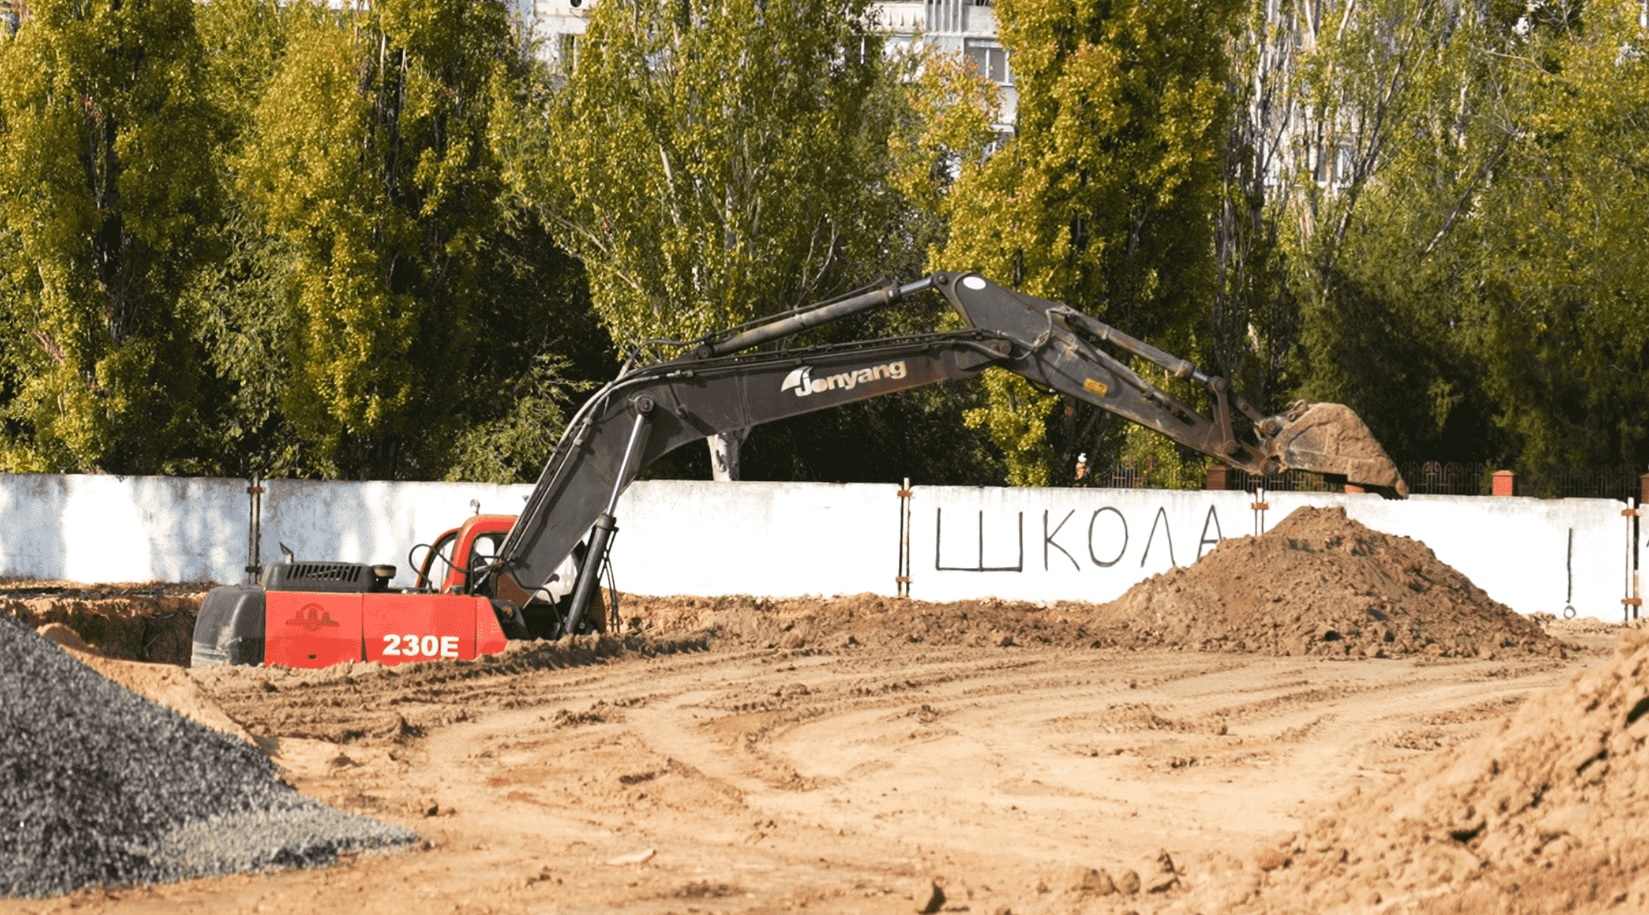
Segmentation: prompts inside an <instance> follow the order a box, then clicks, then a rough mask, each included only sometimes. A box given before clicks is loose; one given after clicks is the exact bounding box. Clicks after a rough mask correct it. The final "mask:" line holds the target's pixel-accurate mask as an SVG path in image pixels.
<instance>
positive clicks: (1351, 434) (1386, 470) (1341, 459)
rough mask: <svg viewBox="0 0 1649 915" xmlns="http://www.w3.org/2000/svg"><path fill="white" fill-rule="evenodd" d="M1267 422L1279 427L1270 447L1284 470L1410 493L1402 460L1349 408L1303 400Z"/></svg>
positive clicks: (1390, 493) (1387, 492)
mask: <svg viewBox="0 0 1649 915" xmlns="http://www.w3.org/2000/svg"><path fill="white" fill-rule="evenodd" d="M1267 422H1268V423H1270V422H1274V423H1276V424H1277V426H1279V427H1280V428H1278V430H1277V432H1276V433H1275V434H1274V435H1272V436H1271V437H1270V440H1269V441H1268V442H1267V447H1266V451H1267V452H1268V453H1269V454H1270V456H1272V457H1275V458H1276V459H1277V460H1278V461H1279V462H1280V463H1281V464H1282V466H1283V469H1285V470H1306V471H1310V472H1312V473H1324V474H1330V475H1334V476H1341V477H1345V479H1346V482H1347V483H1351V484H1352V485H1355V486H1361V487H1363V488H1365V489H1369V490H1373V491H1376V492H1379V493H1381V494H1383V495H1387V496H1395V497H1397V498H1406V497H1407V496H1408V494H1409V487H1408V484H1407V483H1405V482H1403V475H1402V474H1401V473H1399V472H1398V471H1397V465H1396V464H1394V463H1392V460H1391V458H1390V457H1388V456H1386V450H1385V449H1384V448H1382V447H1380V443H1379V442H1378V441H1376V440H1375V438H1374V434H1373V433H1372V432H1370V431H1369V430H1368V426H1367V425H1365V424H1364V423H1363V420H1362V419H1361V418H1360V417H1358V415H1357V414H1356V413H1354V412H1352V410H1351V408H1350V407H1347V406H1345V405H1344V404H1337V403H1306V402H1304V401H1301V402H1299V403H1296V404H1295V405H1294V406H1293V407H1292V408H1291V409H1290V410H1289V411H1288V412H1287V413H1286V414H1284V415H1282V416H1279V417H1273V418H1272V420H1268V421H1267Z"/></svg>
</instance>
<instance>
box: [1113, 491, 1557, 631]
mask: <svg viewBox="0 0 1649 915" xmlns="http://www.w3.org/2000/svg"><path fill="white" fill-rule="evenodd" d="M1094 622H1095V624H1096V626H1097V627H1098V628H1099V629H1101V630H1102V631H1103V632H1104V635H1103V636H1102V637H1101V641H1102V642H1103V643H1104V644H1111V645H1116V646H1118V647H1123V648H1145V647H1151V646H1162V647H1173V648H1190V649H1199V650H1202V651H1252V652H1260V653H1264V654H1276V655H1322V656H1328V657H1346V656H1353V657H1356V656H1362V657H1393V656H1400V655H1410V654H1417V653H1426V654H1432V655H1441V656H1443V657H1467V658H1478V657H1485V658H1486V657H1496V656H1499V655H1502V654H1525V655H1526V654H1553V655H1561V653H1562V651H1563V649H1564V646H1563V643H1561V642H1559V641H1557V640H1556V639H1553V638H1551V637H1550V636H1548V635H1547V634H1546V633H1545V632H1544V631H1543V630H1542V629H1541V627H1540V626H1539V625H1538V624H1537V623H1535V622H1534V621H1532V620H1529V619H1526V618H1524V617H1522V616H1519V615H1518V614H1517V613H1516V612H1515V611H1513V610H1512V609H1510V608H1509V607H1507V606H1505V605H1504V604H1501V603H1499V602H1498V601H1496V600H1494V599H1493V598H1491V597H1489V596H1488V595H1487V594H1485V593H1484V592H1483V590H1482V589H1481V588H1479V587H1477V586H1476V585H1474V584H1472V582H1471V580H1470V579H1468V578H1466V576H1464V575H1462V574H1460V573H1459V572H1458V571H1456V570H1455V569H1454V568H1452V567H1450V566H1448V565H1446V564H1444V563H1443V562H1440V561H1439V560H1438V559H1437V557H1436V556H1435V555H1434V554H1433V553H1432V551H1431V550H1430V549H1429V548H1427V547H1426V545H1425V544H1423V543H1420V542H1419V541H1417V540H1411V539H1409V538H1407V537H1396V536H1392V535H1390V534H1383V533H1380V532H1379V531H1375V530H1371V529H1369V528H1367V527H1364V526H1363V525H1362V524H1359V523H1357V522H1356V521H1353V520H1351V519H1350V518H1347V517H1346V513H1345V509H1343V508H1337V507H1336V508H1301V509H1298V510H1296V511H1295V512H1294V513H1293V514H1291V515H1289V516H1288V517H1287V518H1285V519H1283V521H1282V523H1280V524H1278V525H1277V526H1276V527H1275V528H1273V529H1272V530H1271V531H1270V532H1268V533H1266V534H1263V535H1261V536H1259V537H1239V538H1234V539H1231V540H1226V541H1224V542H1222V543H1221V544H1220V545H1219V546H1217V547H1215V548H1214V549H1213V550H1212V551H1211V552H1209V553H1208V555H1206V556H1204V557H1203V558H1202V559H1201V560H1199V561H1198V562H1197V563H1196V564H1195V565H1192V566H1189V567H1186V568H1177V569H1173V570H1171V571H1168V572H1166V573H1164V574H1162V575H1158V576H1156V577H1154V578H1151V579H1148V580H1146V581H1143V582H1140V583H1139V584H1138V585H1135V586H1134V587H1133V588H1132V589H1130V590H1129V591H1128V593H1126V594H1124V595H1123V596H1122V597H1120V598H1118V599H1117V600H1116V601H1115V602H1113V603H1111V604H1107V605H1105V606H1104V607H1103V608H1101V609H1100V610H1099V612H1098V613H1097V614H1096V618H1095V620H1094Z"/></svg>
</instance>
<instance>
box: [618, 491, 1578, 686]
mask: <svg viewBox="0 0 1649 915" xmlns="http://www.w3.org/2000/svg"><path fill="white" fill-rule="evenodd" d="M619 614H620V616H622V617H624V618H626V620H627V623H628V625H629V626H630V628H631V629H632V630H634V629H638V628H640V627H642V626H644V625H650V626H653V627H658V628H662V629H664V630H678V629H685V628H694V627H698V628H702V629H703V630H704V631H705V632H706V633H707V634H708V635H709V636H710V637H712V638H715V639H718V640H721V641H727V642H731V643H733V644H738V645H741V646H751V647H765V648H789V649H798V648H806V647H814V648H836V647H840V646H842V645H856V644H878V645H888V644H900V643H908V644H925V645H936V646H937V645H946V646H970V647H979V646H1001V647H1011V646H1014V645H1045V646H1057V647H1068V648H1078V647H1089V648H1130V649H1136V648H1171V649H1179V650H1197V651H1222V652H1245V653H1258V654H1268V655H1281V656H1284V657H1289V656H1307V655H1308V656H1318V657H1328V658H1346V657H1367V658H1385V657H1403V656H1407V655H1415V654H1424V655H1430V656H1437V657H1447V658H1484V659H1494V658H1498V657H1514V656H1531V655H1538V656H1553V657H1561V656H1562V653H1563V651H1564V650H1565V645H1564V643H1563V642H1562V641H1560V640H1558V639H1554V638H1552V637H1551V636H1549V635H1547V634H1546V632H1545V631H1544V630H1543V629H1542V628H1541V626H1540V625H1539V623H1538V622H1536V621H1534V620H1532V619H1529V618H1526V617H1523V616H1520V615H1519V614H1518V613H1517V612H1516V611H1514V610H1512V609H1511V608H1509V607H1507V606H1505V605H1504V604H1501V603H1499V602H1498V601H1496V600H1494V599H1493V598H1491V597H1489V596H1488V595H1487V594H1485V593H1484V592H1483V589H1481V588H1479V587H1477V586H1476V585H1475V584H1473V583H1472V582H1471V580H1470V579H1468V578H1466V577H1465V576H1464V575H1462V574H1460V573H1459V572H1458V571H1456V570H1455V569H1454V568H1453V567H1451V566H1449V565H1447V564H1446V563H1444V562H1442V561H1440V560H1438V558H1437V557H1436V555H1435V554H1433V553H1432V551H1431V550H1430V548H1428V547H1427V546H1426V545H1425V544H1423V543H1420V542H1419V541H1417V540H1413V539H1410V538H1408V537H1396V536H1392V535H1390V534H1384V533H1381V532H1379V531H1375V530H1371V529H1369V528H1368V527H1365V526H1364V525H1362V524H1360V523H1358V522H1357V521H1354V520H1351V519H1349V518H1347V517H1346V513H1345V509H1343V508H1338V507H1336V508H1301V509H1298V510H1296V511H1295V512H1294V513H1292V514H1290V515H1289V516H1288V517H1287V518H1285V519H1284V520H1283V521H1282V522H1281V523H1279V524H1278V525H1277V526H1276V527H1275V528H1273V529H1272V530H1270V531H1269V532H1267V533H1265V534H1263V535H1261V536H1259V537H1236V538H1231V539H1228V540H1225V541H1223V542H1221V543H1220V544H1219V546H1217V547H1216V548H1214V549H1213V550H1212V551H1210V552H1209V553H1208V554H1207V555H1206V556H1204V557H1203V558H1202V559H1201V560H1199V561H1198V562H1197V563H1196V564H1194V565H1191V566H1188V567H1181V568H1175V569H1172V570H1170V571H1168V572H1165V573H1163V574H1161V575H1157V576H1154V577H1152V578H1150V579H1147V580H1146V581H1143V582H1140V583H1139V584H1138V585H1136V586H1134V587H1133V588H1132V589H1130V590H1129V591H1128V592H1127V593H1126V594H1124V595H1123V596H1122V597H1120V598H1118V599H1117V600H1116V601H1114V602H1112V603H1110V604H1104V605H1092V604H1080V603H1069V602H1066V603H1056V604H1053V605H1051V606H1044V605H1039V604H1032V603H1026V602H1016V601H996V600H985V601H961V602H955V603H924V602H921V601H909V600H898V599H894V598H885V597H877V596H875V595H869V594H865V595H858V596H856V597H851V598H836V599H830V600H824V599H819V598H795V599H783V600H767V599H756V598H742V599H741V598H718V599H705V598H691V597H670V598H645V597H625V598H623V599H621V600H620V602H619Z"/></svg>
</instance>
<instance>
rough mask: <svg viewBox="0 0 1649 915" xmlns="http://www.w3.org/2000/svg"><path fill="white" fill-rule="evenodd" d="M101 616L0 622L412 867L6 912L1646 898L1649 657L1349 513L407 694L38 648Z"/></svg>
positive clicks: (747, 624) (112, 893)
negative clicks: (267, 765) (253, 748)
mask: <svg viewBox="0 0 1649 915" xmlns="http://www.w3.org/2000/svg"><path fill="white" fill-rule="evenodd" d="M134 596H142V599H145V600H155V601H162V600H169V601H170V600H175V601H182V602H183V603H178V604H173V603H156V604H155V606H154V608H152V610H150V611H143V612H138V613H135V614H132V615H135V616H136V617H139V618H141V617H143V616H144V615H145V613H149V612H153V613H158V614H182V615H183V616H185V617H186V616H187V607H186V606H185V605H186V604H187V600H188V599H187V598H186V597H179V596H176V595H138V594H137V592H135V591H134ZM104 599H105V598H104V597H103V596H100V595H80V594H69V595H67V596H65V595H63V594H57V595H42V596H36V597H32V598H20V600H22V601H23V603H21V604H17V603H15V602H14V606H12V607H11V608H10V609H11V612H14V613H20V612H22V611H27V612H28V613H30V614H32V615H33V617H32V618H33V620H34V621H36V622H37V623H38V622H39V621H45V622H46V623H47V624H48V625H47V626H46V627H45V628H44V629H43V630H42V631H43V632H44V633H46V634H49V635H51V636H52V637H54V638H56V639H57V640H58V641H59V642H60V643H62V644H64V645H65V646H66V647H65V649H64V650H68V651H74V652H78V653H79V656H81V657H82V658H84V659H85V660H86V661H87V662H88V663H90V664H92V665H93V666H95V667H97V668H98V669H99V670H101V671H102V672H104V674H105V675H106V676H109V677H110V678H112V679H115V680H117V681H119V682H121V683H123V684H125V685H127V686H128V687H129V688H131V689H133V690H134V691H137V692H139V693H142V694H144V695H147V696H150V697H151V698H154V699H155V700H156V701H159V702H162V703H165V704H167V705H169V706H171V707H173V708H176V709H178V710H179V711H181V712H183V713H184V714H188V715H191V716H192V717H195V718H196V719H197V720H199V721H201V722H202V723H203V724H206V725H207V726H209V727H214V728H217V729H219V730H222V731H225V732H227V733H230V734H232V735H235V736H236V737H237V738H239V739H244V740H249V741H251V742H253V743H254V744H256V745H257V746H258V747H260V748H261V749H263V750H264V751H265V752H267V753H269V754H270V755H271V756H272V757H273V759H274V760H275V761H276V762H277V763H278V764H279V765H280V766H281V767H282V769H283V771H284V773H285V778H286V779H287V780H288V781H289V782H290V783H291V784H292V785H293V786H294V787H296V788H298V789H299V790H301V791H303V792H304V793H306V794H309V795H311V796H313V797H315V798H317V799H320V800H322V801H325V802H328V803H330V804H333V805H334V806H337V807H340V808H342V809H344V810H347V811H351V812H354V813H360V814H365V815H368V816H372V817H377V818H379V819H381V820H385V821H389V822H393V823H397V824H401V825H404V826H407V827H410V828H412V829H414V830H416V831H417V832H418V833H420V834H421V835H422V836H423V838H424V841H423V842H422V844H421V845H420V846H419V847H417V848H416V849H415V850H412V851H406V852H398V853H379V854H366V855H361V856H358V857H356V858H354V859H352V860H349V861H346V862H345V863H343V864H342V865H339V866H334V867H331V868H327V869H324V870H317V871H282V872H271V873H263V874H253V875H239V876H230V877H222V878H214V879H210V880H200V881H194V882H190V883H184V884H176V885H165V886H148V887H132V888H117V889H98V890H89V891H81V892H77V893H75V894H73V895H70V896H67V897H62V898H57V899H48V900H37V901H27V902H25V901H17V900H11V901H0V915H11V913H19V912H29V913H36V912H40V913H58V912H67V911H88V912H105V911H120V912H146V911H153V912H161V911H164V912H173V911H201V912H217V911H308V910H311V909H315V908H324V909H327V910H340V911H350V912H386V913H395V915H408V913H423V912H431V913H433V912H443V913H444V912H464V913H468V912H475V913H480V912H522V911H526V912H547V913H548V912H555V913H575V912H591V913H596V912H602V913H605V912H623V913H638V915H639V913H658V915H662V913H679V915H686V913H711V912H775V911H799V910H808V911H818V912H843V913H846V912H886V913H895V912H939V911H946V912H985V913H992V915H1005V913H1019V915H1029V913H1069V912H1094V913H1124V912H1134V913H1140V915H1144V913H1169V912H1173V913H1193V912H1200V913H1215V912H1226V911H1240V912H1248V913H1273V915H1275V913H1294V912H1311V913H1321V912H1327V911H1335V912H1379V913H1384V915H1397V913H1409V912H1453V911H1463V912H1501V911H1508V910H1509V909H1516V910H1517V911H1527V912H1531V913H1532V912H1548V911H1550V912H1564V911H1598V910H1601V909H1604V908H1610V907H1613V908H1615V909H1617V910H1620V911H1642V910H1645V908H1646V907H1649V852H1641V853H1640V852H1639V851H1637V849H1638V848H1639V847H1649V846H1643V845H1642V843H1641V842H1638V841H1637V840H1636V838H1635V837H1637V836H1639V834H1640V833H1643V832H1644V829H1645V828H1646V827H1645V825H1644V824H1649V766H1645V765H1643V764H1642V762H1641V760H1643V759H1649V634H1646V633H1644V632H1642V631H1639V630H1636V629H1627V628H1624V627H1617V626H1611V625H1605V624H1600V623H1596V622H1592V621H1586V620H1578V621H1572V622H1565V621H1560V620H1555V619H1552V618H1550V617H1546V618H1542V619H1526V618H1522V617H1519V616H1517V615H1516V614H1514V613H1512V612H1511V611H1510V610H1508V609H1507V608H1505V607H1503V606H1501V605H1499V604H1497V603H1495V602H1494V601H1493V600H1492V599H1490V598H1488V596H1487V595H1486V594H1485V593H1484V592H1483V591H1482V590H1481V589H1480V588H1478V587H1477V586H1476V585H1474V584H1473V583H1471V582H1469V581H1467V580H1466V579H1464V577H1462V576H1460V575H1459V573H1458V572H1455V571H1454V570H1453V569H1450V568H1448V567H1447V566H1445V565H1443V564H1442V563H1439V562H1438V561H1437V560H1436V557H1435V556H1433V555H1432V554H1431V551H1430V550H1429V549H1426V548H1425V546H1424V544H1421V543H1419V542H1417V541H1413V540H1408V539H1406V538H1399V537H1389V536H1387V535H1384V534H1380V533H1378V532H1374V531H1370V530H1368V529H1367V528H1364V527H1362V526H1361V525H1358V524H1356V523H1355V522H1353V521H1350V520H1348V519H1347V518H1346V516H1345V514H1344V512H1343V511H1336V510H1302V511H1301V512H1297V513H1296V514H1295V515H1293V516H1291V517H1290V518H1289V519H1288V520H1287V521H1285V522H1284V523H1282V524H1279V525H1278V526H1277V527H1276V528H1275V529H1274V530H1273V531H1271V532H1269V533H1268V534H1266V535H1265V536H1263V537H1260V538H1233V539H1232V540H1230V541H1227V542H1225V543H1222V544H1221V545H1220V546H1219V547H1217V548H1216V549H1215V550H1213V551H1212V552H1211V553H1209V554H1208V556H1207V557H1205V558H1204V559H1203V560H1202V561H1200V562H1198V563H1197V564H1196V565H1195V566H1192V567H1189V568H1186V569H1178V570H1175V571H1173V572H1172V573H1170V574H1167V575H1163V576H1157V577H1156V578H1153V579H1151V580H1149V581H1146V582H1142V583H1141V584H1140V585H1139V586H1137V587H1136V588H1134V589H1132V590H1130V591H1129V593H1128V594H1126V595H1124V596H1123V597H1122V598H1121V599H1119V600H1118V601H1115V602H1113V603H1112V604H1108V605H1103V606H1094V605H1086V604H1055V605H1052V606H1047V607H1042V606H1037V605H1034V604H1026V603H1014V602H1004V601H970V602H959V603H951V604H924V603H920V602H915V601H900V600H893V599H888V598H881V597H875V596H871V595H861V596H858V597H849V598H838V599H831V600H823V599H817V598H812V599H794V600H781V601H765V600H755V599H750V598H742V599H741V598H720V599H705V598H690V597H685V598H637V599H625V600H624V601H622V602H621V604H620V606H619V608H618V613H617V614H616V615H615V618H614V620H613V622H612V625H610V626H609V632H610V634H609V635H604V636H600V637H595V636H591V637H586V638H578V639H565V640H562V641H560V642H540V643H533V644H517V645H513V646H511V648H510V649H509V650H508V651H506V652H505V653H503V654H501V655H498V656H493V657H488V658H483V659H478V660H476V661H442V662H430V663H424V664H413V665H407V666H405V667H398V668H385V667H383V666H381V665H377V664H347V665H339V666H336V667H332V668H328V669H326V670H321V671H292V670H283V669H261V668H234V669H225V668H220V669H215V670H208V671H189V672H185V671H183V670H181V669H180V668H177V667H171V666H167V665H163V664H153V663H139V662H137V661H132V660H116V659H111V658H100V657H97V656H95V655H93V654H88V653H85V652H83V651H81V650H80V648H78V647H76V644H75V643H76V638H75V633H74V632H69V631H66V630H65V629H64V627H63V626H62V625H51V624H55V623H61V622H67V623H68V625H69V627H70V628H72V627H73V626H74V624H75V623H76V622H81V623H82V624H84V625H90V624H92V623H98V622H99V621H100V620H106V619H114V620H124V619H125V617H124V616H123V615H122V611H121V610H120V609H119V606H118V604H116V605H109V606H105V605H103V604H99V603H97V601H100V600H104ZM28 601H34V602H33V603H28ZM54 601H58V602H59V603H60V602H63V601H68V602H75V601H78V602H79V603H77V604H75V605H74V608H71V609H73V612H72V613H65V612H60V611H61V609H62V608H61V607H60V606H59V603H54ZM20 608H21V609H20ZM0 609H6V607H4V606H0ZM169 619H170V617H169ZM140 622H141V619H140ZM169 625H171V623H169ZM108 631H109V632H110V633H124V634H125V635H126V636H127V637H128V638H137V639H144V640H148V641H149V642H151V643H153V644H154V645H156V646H160V645H162V644H163V643H164V642H165V641H166V640H164V639H155V637H154V633H153V632H152V631H151V629H149V628H146V626H145V625H135V624H132V625H127V624H124V623H123V624H122V625H121V626H119V627H114V628H110V629H109V630H108ZM80 635H82V636H86V637H87V638H88V640H89V641H91V642H93V643H94V647H96V642H97V639H96V638H94V637H92V636H91V635H88V633H86V632H81V633H80ZM139 647H140V648H141V650H134V649H133V648H132V646H130V645H128V646H126V647H125V649H124V650H123V651H118V650H117V651H112V652H111V654H113V655H115V656H116V658H119V657H125V658H131V657H141V656H143V654H144V653H145V652H153V651H155V650H157V649H156V648H153V647H150V648H144V647H142V646H139ZM1617 649H1618V650H1617ZM1640 721H1641V722H1642V723H1641V724H1640ZM1580 877H1585V879H1584V880H1581V881H1580V882H1579V883H1577V882H1576V881H1577V880H1578V879H1579V878H1580ZM1571 878H1574V879H1571ZM1577 887H1578V888H1577ZM318 903H319V904H318ZM1513 903H1515V905H1514V904H1513Z"/></svg>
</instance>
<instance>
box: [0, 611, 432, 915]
mask: <svg viewBox="0 0 1649 915" xmlns="http://www.w3.org/2000/svg"><path fill="white" fill-rule="evenodd" d="M0 735H4V739H3V740H0V896H24V897H31V896H49V895H56V894H60V893H66V892H69V891H71V890H74V889H76V888H79V887H84V886H89V885H98V884H101V885H110V886H113V885H123V884H132V883H159V882H170V881H175V880H181V879H185V878H189V877H198V876H208V875H213V874H222V873H228V872H231V871H254V870H262V869H265V868H272V867H293V866H308V865H318V864H325V863H328V862H330V861H333V860H335V859H336V858H337V857H338V856H339V855H340V854H345V853H348V852H351V851H356V850H362V849H373V848H384V847H391V846H398V845H406V844H409V843H411V842H413V841H415V840H416V838H417V837H416V836H415V835H413V834H412V833H411V832H409V831H407V830H405V829H402V828H400V827H396V826H388V825H385V824H383V823H378V822H376V821H373V820H368V819H365V818H363V817H358V816H353V815H351V814H346V813H343V812H341V811H338V810H334V809H332V808H330V807H326V806H324V805H321V804H319V803H316V802H315V801H312V800H310V799H308V798H305V797H303V796H301V795H299V794H298V793H297V792H295V791H293V790H292V789H291V788H289V787H287V786H286V785H284V784H281V783H280V782H279V781H278V780H277V778H276V771H275V767H274V764H273V763H271V762H270V761H269V760H268V759H267V758H266V757H265V756H264V755H263V754H261V753H259V752H258V751H257V750H256V749H254V748H253V747H252V746H251V745H250V744H248V743H247V742H246V741H244V740H237V739H236V738H234V737H231V736H228V735H226V734H222V733H219V732H217V731H213V730H209V729H207V728H205V727H203V726H201V725H200V724H197V723H196V722H194V721H191V720H189V719H187V718H184V717H182V716H180V715H178V714H177V713H176V712H173V711H172V710H171V709H167V708H163V707H161V706H159V705H156V704H155V703H153V702H150V701H148V700H145V699H142V698H140V697H138V696H136V695H134V694H133V693H131V692H128V691H127V690H125V689H123V688H121V687H120V686H119V685H117V684H115V683H114V682H113V681H111V680H108V679H105V678H104V677H102V676H100V675H99V674H97V673H96V672H95V671H93V670H92V669H91V668H89V667H87V666H86V665H85V664H82V663H81V662H80V661H77V660H75V659H74V658H73V657H71V656H70V655H69V654H67V653H66V652H65V651H63V650H62V649H60V648H59V647H58V646H57V645H55V644H53V643H52V642H51V641H48V640H47V639H45V638H43V637H41V636H40V635H37V634H36V633H34V632H32V631H30V630H29V629H28V628H26V627H25V626H23V625H22V624H21V623H19V622H18V621H17V620H15V619H13V618H11V617H10V616H8V615H6V614H0Z"/></svg>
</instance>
